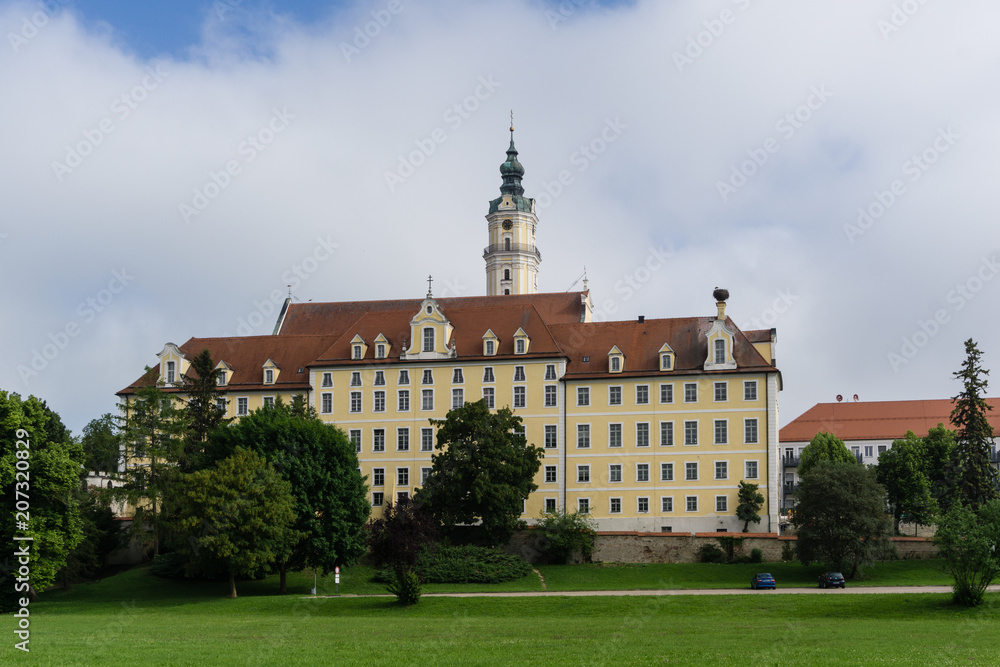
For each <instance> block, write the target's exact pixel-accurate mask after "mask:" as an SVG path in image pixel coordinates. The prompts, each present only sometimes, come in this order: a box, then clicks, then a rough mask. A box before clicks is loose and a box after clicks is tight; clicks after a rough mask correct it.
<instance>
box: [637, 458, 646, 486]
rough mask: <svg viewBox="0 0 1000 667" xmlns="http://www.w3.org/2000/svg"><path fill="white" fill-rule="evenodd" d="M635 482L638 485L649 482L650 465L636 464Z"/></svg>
mask: <svg viewBox="0 0 1000 667" xmlns="http://www.w3.org/2000/svg"><path fill="white" fill-rule="evenodd" d="M635 481H636V483H643V482H648V481H649V464H648V463H636V464H635Z"/></svg>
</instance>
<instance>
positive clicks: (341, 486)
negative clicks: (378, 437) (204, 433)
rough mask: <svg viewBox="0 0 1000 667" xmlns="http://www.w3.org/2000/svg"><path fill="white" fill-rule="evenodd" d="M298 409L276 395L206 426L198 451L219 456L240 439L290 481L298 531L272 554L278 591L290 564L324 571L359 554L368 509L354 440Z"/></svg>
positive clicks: (230, 450)
mask: <svg viewBox="0 0 1000 667" xmlns="http://www.w3.org/2000/svg"><path fill="white" fill-rule="evenodd" d="M304 414H306V413H305V412H303V411H298V414H297V411H296V409H295V408H294V407H291V406H287V405H285V404H284V403H282V402H281V401H280V400H279V401H278V402H277V403H276V404H275V406H274V407H273V408H269V407H264V408H263V409H260V410H255V411H254V412H253V413H252V414H250V415H248V416H246V417H243V418H242V419H241V420H240V421H239V422H238V423H236V424H232V425H230V426H228V427H226V428H222V429H218V430H216V431H214V432H213V433H212V435H211V436H210V438H209V440H210V442H209V443H208V448H207V452H206V456H208V457H210V458H212V459H221V458H225V457H228V456H230V455H231V454H232V453H233V452H235V451H236V450H237V448H240V447H242V448H244V449H249V450H253V451H256V452H258V453H259V454H261V455H263V456H264V457H265V458H266V459H267V461H268V462H270V463H271V464H272V465H274V468H275V470H277V471H278V474H279V475H281V476H282V477H283V478H284V479H286V480H288V482H290V483H291V486H292V497H293V498H294V500H295V507H294V509H295V514H296V516H297V517H298V518H297V519H296V522H295V530H296V531H297V532H298V533H299V534H301V535H302V539H301V540H300V541H299V542H297V543H296V544H295V545H294V547H293V548H292V549H291V551H289V552H288V554H287V557H285V558H280V559H278V561H277V565H278V572H279V573H280V575H281V584H280V585H281V592H282V593H285V592H286V586H285V579H286V574H287V572H288V571H289V570H290V569H291V570H298V569H302V568H305V567H311V568H317V569H321V570H323V571H325V572H330V571H332V570H333V568H334V567H336V566H339V565H349V564H351V563H353V562H355V561H357V559H359V558H360V557H361V556H363V555H364V553H365V547H366V545H365V542H366V536H365V532H364V530H365V524H366V522H367V521H368V517H369V514H370V513H371V505H370V504H369V502H368V491H367V487H366V485H365V479H364V478H363V477H362V476H361V475H360V474H359V473H358V457H357V454H356V453H355V452H354V445H352V444H351V442H350V441H349V440H348V439H347V436H346V435H344V432H343V431H341V430H340V429H338V428H336V427H333V426H330V425H328V424H324V423H323V422H321V421H320V420H319V419H316V418H315V417H306V416H303V415H304Z"/></svg>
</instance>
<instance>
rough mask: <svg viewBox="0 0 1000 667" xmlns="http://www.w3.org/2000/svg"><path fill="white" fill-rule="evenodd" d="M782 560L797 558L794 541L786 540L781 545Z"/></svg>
mask: <svg viewBox="0 0 1000 667" xmlns="http://www.w3.org/2000/svg"><path fill="white" fill-rule="evenodd" d="M781 560H783V561H793V560H795V544H794V543H793V542H785V543H784V544H782V545H781Z"/></svg>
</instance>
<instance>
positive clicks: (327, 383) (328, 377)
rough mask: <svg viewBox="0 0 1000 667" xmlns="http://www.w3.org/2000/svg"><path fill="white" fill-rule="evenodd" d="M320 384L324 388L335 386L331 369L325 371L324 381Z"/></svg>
mask: <svg viewBox="0 0 1000 667" xmlns="http://www.w3.org/2000/svg"><path fill="white" fill-rule="evenodd" d="M320 386H321V387H322V388H323V389H327V388H328V387H332V386H333V373H331V372H330V371H326V372H324V373H323V376H322V381H321V383H320Z"/></svg>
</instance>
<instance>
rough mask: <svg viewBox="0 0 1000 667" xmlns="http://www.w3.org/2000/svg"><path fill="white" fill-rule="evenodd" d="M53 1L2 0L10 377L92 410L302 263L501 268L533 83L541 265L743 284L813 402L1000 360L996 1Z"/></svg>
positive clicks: (601, 290)
mask: <svg viewBox="0 0 1000 667" xmlns="http://www.w3.org/2000/svg"><path fill="white" fill-rule="evenodd" d="M54 5H60V3H59V2H58V1H57V0H49V1H48V2H33V1H31V0H0V37H2V38H3V39H2V41H0V86H2V87H3V90H4V91H6V96H5V100H4V104H3V105H0V124H2V127H3V128H4V133H3V136H4V151H3V155H4V159H3V160H0V182H2V183H3V184H4V186H3V197H4V215H3V216H2V217H0V285H2V287H0V312H3V313H4V314H5V319H4V325H3V326H2V327H0V350H3V353H2V355H0V389H4V390H7V391H16V392H18V393H21V394H25V395H26V394H35V395H37V396H39V397H41V398H44V399H46V400H47V401H48V402H49V404H50V405H51V406H52V407H53V409H55V410H56V411H58V412H59V413H60V414H61V415H63V417H64V419H65V421H66V423H67V424H68V425H69V426H70V428H72V429H73V430H74V431H75V432H79V431H80V429H82V427H83V425H85V424H86V423H87V422H88V421H89V420H90V419H93V418H96V417H98V416H100V415H101V414H102V413H105V412H109V411H112V410H114V409H115V399H114V393H115V392H116V391H117V390H119V389H121V388H123V387H124V386H126V385H128V384H129V383H130V382H131V381H132V380H134V379H135V378H136V377H137V376H138V375H139V374H140V373H141V372H142V369H143V367H144V366H146V365H148V364H152V363H155V361H156V354H157V352H159V351H160V350H161V349H162V348H163V346H164V344H165V343H167V342H173V343H176V344H182V343H184V342H185V341H186V340H187V339H188V338H190V337H192V336H198V337H208V336H224V335H231V334H236V333H252V334H263V333H268V332H269V331H270V330H271V327H273V321H274V310H275V301H276V302H278V303H280V301H281V299H282V298H283V297H284V295H285V294H287V293H288V291H289V285H291V290H292V294H293V297H294V298H295V299H297V300H300V301H308V300H314V301H353V300H360V299H397V298H419V297H421V296H422V295H423V294H424V293H425V291H426V277H427V274H428V273H434V275H435V293H438V287H439V286H440V290H441V292H440V293H438V294H439V295H440V296H447V295H475V294H482V293H483V292H484V291H485V265H484V263H483V259H482V248H483V247H484V246H485V245H486V231H485V221H484V218H483V216H484V215H485V213H486V211H487V202H489V200H490V199H492V198H494V197H495V196H496V193H497V191H498V188H499V186H500V176H499V172H498V167H499V165H500V163H501V162H502V161H503V159H504V157H505V156H504V152H505V150H506V148H507V142H508V130H507V128H508V126H509V113H510V110H511V109H514V112H515V124H516V126H517V132H516V139H517V147H518V149H519V151H520V160H521V162H522V164H523V165H524V167H525V170H526V173H525V178H524V187H525V190H526V193H525V194H526V195H527V196H530V197H535V198H536V199H537V201H538V212H539V219H540V222H539V229H538V246H539V250H540V251H541V253H542V256H543V258H544V261H543V263H542V265H541V268H540V275H539V287H540V289H541V290H542V291H562V290H565V289H567V288H569V287H570V285H572V284H573V281H574V280H575V279H576V278H577V276H579V275H581V273H582V272H583V269H584V267H586V269H587V275H588V278H589V283H590V289H591V292H592V297H593V300H594V303H595V305H596V307H597V310H598V313H599V314H600V315H601V316H602V317H603V318H606V319H631V318H634V317H636V316H638V315H644V316H646V317H649V318H659V317H687V316H694V315H711V314H712V313H714V312H715V305H714V302H713V300H712V297H711V294H712V291H713V289H714V287H715V286H720V287H726V288H728V289H729V291H730V293H731V295H732V296H731V298H730V301H729V309H728V312H729V314H730V315H731V316H732V317H733V319H734V320H735V321H736V322H737V324H739V325H741V326H744V327H745V328H770V327H774V328H776V329H777V335H778V347H777V359H778V365H779V367H780V368H781V370H782V374H783V378H784V382H785V390H784V391H783V393H782V394H781V399H780V400H781V411H782V413H781V417H782V422H783V423H785V422H787V421H789V420H791V419H793V418H794V417H796V416H798V415H799V414H801V413H802V412H804V411H805V410H806V409H808V408H809V407H811V406H812V405H813V404H815V403H817V402H825V401H832V400H834V397H835V396H836V395H837V394H843V395H845V396H853V395H854V394H858V395H859V396H860V397H861V400H899V399H918V398H947V397H951V396H953V395H954V394H955V393H957V391H958V386H957V384H956V383H955V382H954V380H953V378H952V375H951V374H952V372H953V371H954V370H956V369H957V368H959V366H960V364H961V361H962V354H963V347H962V342H963V341H964V340H965V339H967V338H970V337H971V338H974V339H976V340H978V341H979V342H980V347H981V349H982V350H983V351H984V355H985V356H984V364H985V366H986V367H988V368H989V367H993V368H1000V309H998V308H996V304H997V303H998V300H1000V279H994V278H998V277H1000V226H998V225H997V224H996V201H995V199H996V197H995V191H996V182H997V180H998V177H1000V167H998V163H997V159H996V156H997V155H1000V126H998V120H997V119H998V118H1000V91H998V90H997V89H996V87H995V86H990V85H988V83H986V82H990V81H993V80H994V79H995V78H996V71H997V68H998V67H1000V43H998V42H997V40H996V39H995V35H994V34H993V30H992V27H993V26H995V25H997V23H998V22H1000V5H996V4H995V3H987V2H985V1H979V0H968V1H964V2H954V3H923V4H921V3H902V2H899V0H841V1H838V2H837V3H768V2H763V1H762V0H706V1H705V2H698V3H694V2H688V3H679V2H665V1H663V0H636V1H635V2H607V3H597V2H587V1H584V0H581V1H579V2H578V1H577V0H562V1H560V2H555V1H554V0H553V1H550V2H543V1H541V0H508V1H505V2H496V1H495V0H402V1H401V3H400V4H399V6H398V11H397V12H396V13H394V14H392V15H391V18H388V19H386V18H385V15H384V14H380V12H384V11H385V10H386V8H387V7H389V0H357V1H353V0H345V1H344V2H339V3H310V2H288V3H280V4H279V3H274V4H273V5H272V4H266V3H263V2H258V1H255V0H245V1H244V2H240V3H237V2H235V0H228V1H227V0H219V2H215V1H214V0H213V1H212V2H209V1H207V0H205V1H201V2H192V1H190V0H188V1H179V2H171V3H169V4H167V3H163V2H157V3H153V2H134V3H125V2H116V3H111V2H96V1H95V2H85V1H81V2H66V3H65V4H62V5H61V6H62V8H61V9H59V10H58V11H51V12H50V11H48V10H43V9H40V7H42V6H54ZM904 5H905V7H906V9H903V7H904ZM226 8H230V9H231V11H221V10H225V9H226ZM275 8H277V10H275ZM373 12H375V13H376V14H377V15H380V16H383V20H382V23H381V24H379V23H378V22H376V21H375V18H373V15H372V13H373ZM323 248H336V249H337V252H334V253H332V254H331V253H326V252H323V253H320V254H322V255H323V256H332V258H333V259H331V260H329V261H324V262H322V263H320V264H319V265H318V266H314V270H312V271H308V272H305V273H304V274H301V276H300V275H299V274H300V273H301V267H302V266H304V265H308V264H309V262H311V261H312V260H311V259H310V258H312V257H314V256H316V253H317V252H319V250H318V249H323ZM663 257H667V258H669V260H668V261H661V260H660V258H663ZM307 260H309V262H307ZM652 265H655V266H657V267H658V268H657V270H656V271H653V272H650V271H648V270H647V269H646V268H645V267H648V266H652ZM296 269H299V273H297V272H296ZM577 286H578V287H579V285H577ZM67 332H72V333H67ZM991 394H992V395H996V394H995V392H991Z"/></svg>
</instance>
